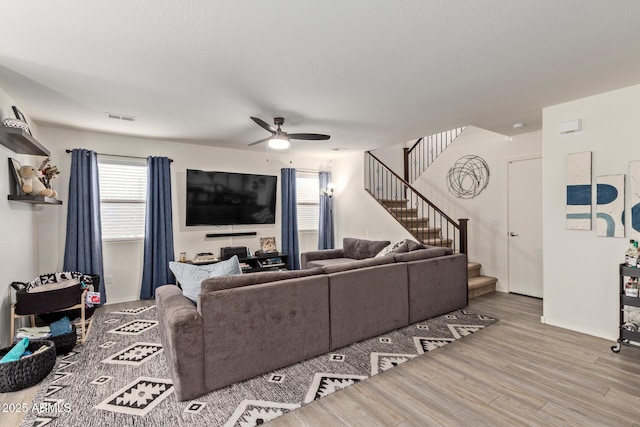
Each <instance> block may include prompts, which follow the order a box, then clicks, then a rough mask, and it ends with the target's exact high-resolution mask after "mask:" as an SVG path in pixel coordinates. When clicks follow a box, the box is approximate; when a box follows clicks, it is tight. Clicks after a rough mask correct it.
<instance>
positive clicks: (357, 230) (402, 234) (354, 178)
mask: <svg viewBox="0 0 640 427" xmlns="http://www.w3.org/2000/svg"><path fill="white" fill-rule="evenodd" d="M333 180H334V182H335V184H336V191H335V196H334V197H335V200H334V204H333V212H334V215H335V216H334V219H335V232H336V247H339V248H341V247H342V239H343V238H344V237H357V238H363V239H373V240H389V241H399V240H402V239H412V238H413V237H412V236H411V234H410V233H409V232H407V231H406V230H405V229H404V228H403V227H402V226H401V225H400V224H399V223H398V222H397V221H396V220H395V219H393V217H392V216H391V215H389V213H388V212H387V211H386V210H385V209H384V208H383V207H382V206H381V205H380V204H379V203H378V202H377V201H376V200H375V199H374V198H373V197H371V195H369V193H367V192H366V191H365V190H364V153H363V152H357V153H350V154H348V155H346V156H343V157H341V158H339V159H336V160H334V161H333Z"/></svg>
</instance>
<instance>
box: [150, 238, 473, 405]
mask: <svg viewBox="0 0 640 427" xmlns="http://www.w3.org/2000/svg"><path fill="white" fill-rule="evenodd" d="M382 243H383V242H372V241H365V240H360V239H351V240H350V241H347V239H345V241H344V242H343V246H344V247H343V249H336V250H330V251H314V252H310V253H305V254H302V256H301V259H302V265H303V268H304V269H302V270H297V271H282V272H261V273H250V274H243V275H237V276H224V277H215V278H210V279H206V280H204V281H203V282H202V290H201V293H200V295H199V297H198V303H197V305H194V304H193V303H192V302H191V301H190V300H189V299H187V298H186V297H185V296H183V295H182V292H181V290H180V289H179V288H178V287H177V286H171V285H167V286H162V287H160V288H158V290H157V291H156V301H157V306H158V317H159V321H160V325H159V326H160V337H161V340H162V344H163V346H164V353H165V356H166V359H167V362H168V365H169V368H170V372H171V376H172V378H173V382H174V388H175V391H176V395H177V397H178V399H179V400H181V401H183V400H188V399H193V398H196V397H198V396H200V395H202V394H205V393H207V392H209V391H213V390H216V389H219V388H222V387H225V386H227V385H230V384H233V383H236V382H239V381H242V380H245V379H248V378H251V377H254V376H257V375H261V374H265V373H267V372H269V371H272V370H275V369H278V368H282V367H284V366H288V365H291V364H293V363H296V362H299V361H302V360H305V359H308V358H311V357H315V356H319V355H321V354H324V353H327V352H329V351H332V350H335V349H337V348H340V347H343V346H346V345H349V344H351V343H354V342H357V341H360V340H363V339H366V338H370V337H373V336H376V335H379V334H382V333H385V332H388V331H391V330H394V329H397V328H400V327H403V326H406V325H408V324H411V323H414V322H417V321H420V320H424V319H427V318H430V317H433V316H437V315H440V314H444V313H447V312H450V311H452V310H455V309H459V308H462V307H464V306H465V305H466V304H467V260H466V256H465V255H463V254H453V253H451V250H449V249H447V248H435V247H428V248H426V249H418V250H414V251H411V252H405V253H390V254H388V255H385V256H381V257H377V258H376V257H374V255H375V253H377V252H378V251H379V250H378V251H375V249H376V248H378V247H380V246H381V245H382ZM384 243H385V244H388V243H389V242H384ZM384 246H385V245H382V247H384ZM355 248H357V250H356V249H355ZM374 251H375V253H373V252H374ZM366 255H368V256H366ZM339 258H340V260H339V261H338V259H339Z"/></svg>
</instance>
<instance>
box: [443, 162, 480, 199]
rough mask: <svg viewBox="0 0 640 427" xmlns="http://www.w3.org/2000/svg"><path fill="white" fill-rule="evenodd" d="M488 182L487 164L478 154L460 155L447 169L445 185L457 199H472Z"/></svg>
mask: <svg viewBox="0 0 640 427" xmlns="http://www.w3.org/2000/svg"><path fill="white" fill-rule="evenodd" d="M488 184H489V165H487V162H485V161H484V160H483V159H482V157H480V156H464V157H460V158H459V159H458V160H457V161H456V162H455V163H454V165H453V166H452V167H451V169H449V173H448V174H447V187H448V188H449V192H450V193H451V194H453V195H454V196H456V197H457V198H459V199H473V198H474V197H476V196H477V195H478V194H480V193H482V190H484V189H485V188H487V185H488Z"/></svg>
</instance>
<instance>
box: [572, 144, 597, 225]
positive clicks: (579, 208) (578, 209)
mask: <svg viewBox="0 0 640 427" xmlns="http://www.w3.org/2000/svg"><path fill="white" fill-rule="evenodd" d="M591 179H592V178H591V151H585V152H584V153H573V154H567V178H566V186H567V211H566V212H567V213H566V224H567V230H591Z"/></svg>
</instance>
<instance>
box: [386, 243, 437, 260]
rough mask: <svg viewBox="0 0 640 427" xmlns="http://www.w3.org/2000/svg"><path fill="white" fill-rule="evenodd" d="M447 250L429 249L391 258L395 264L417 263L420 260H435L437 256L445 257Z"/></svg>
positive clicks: (395, 255)
mask: <svg viewBox="0 0 640 427" xmlns="http://www.w3.org/2000/svg"><path fill="white" fill-rule="evenodd" d="M447 249H448V248H438V247H435V246H433V247H429V248H426V249H419V250H416V251H411V252H406V253H401V254H394V255H393V258H394V259H395V261H396V262H409V261H417V260H420V259H429V258H435V257H439V256H445V255H447Z"/></svg>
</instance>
